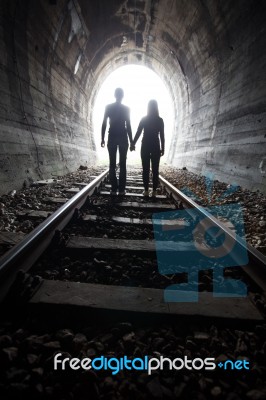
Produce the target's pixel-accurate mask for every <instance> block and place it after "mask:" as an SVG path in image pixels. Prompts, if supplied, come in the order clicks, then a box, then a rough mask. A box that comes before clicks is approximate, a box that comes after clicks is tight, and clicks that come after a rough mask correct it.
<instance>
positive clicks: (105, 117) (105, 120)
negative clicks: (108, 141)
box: [101, 107, 108, 147]
mask: <svg viewBox="0 0 266 400" xmlns="http://www.w3.org/2000/svg"><path fill="white" fill-rule="evenodd" d="M107 118H108V110H107V107H106V108H105V112H104V117H103V123H102V141H101V146H102V147H104V146H105V141H104V136H105V130H106V125H107Z"/></svg>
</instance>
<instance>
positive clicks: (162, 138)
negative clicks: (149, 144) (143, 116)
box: [160, 119, 164, 156]
mask: <svg viewBox="0 0 266 400" xmlns="http://www.w3.org/2000/svg"><path fill="white" fill-rule="evenodd" d="M160 140H161V156H163V155H164V122H163V119H162V123H161V129H160Z"/></svg>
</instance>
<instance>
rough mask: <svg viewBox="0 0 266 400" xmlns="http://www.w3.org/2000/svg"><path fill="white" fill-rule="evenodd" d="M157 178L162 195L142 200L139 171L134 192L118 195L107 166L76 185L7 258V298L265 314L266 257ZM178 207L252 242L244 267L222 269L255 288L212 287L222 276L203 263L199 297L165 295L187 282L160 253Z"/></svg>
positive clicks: (111, 309)
mask: <svg viewBox="0 0 266 400" xmlns="http://www.w3.org/2000/svg"><path fill="white" fill-rule="evenodd" d="M160 184H161V188H160V193H159V194H158V196H157V197H156V199H153V198H149V199H145V198H143V196H142V182H141V176H140V171H135V172H134V171H132V172H131V174H130V175H129V176H128V180H127V185H128V186H127V194H126V195H125V196H123V197H119V196H115V197H111V196H110V195H109V191H110V185H109V184H108V171H107V170H106V171H104V172H103V173H101V174H100V175H99V176H97V177H95V178H94V180H93V181H92V182H91V183H90V184H88V185H86V186H85V184H80V185H79V186H77V187H73V188H72V189H70V191H71V190H72V192H71V193H73V194H74V196H73V197H72V198H71V199H70V200H69V201H68V202H66V203H65V204H63V205H62V206H61V207H60V208H59V209H58V210H57V211H56V212H55V213H53V214H52V215H51V216H50V217H48V218H47V219H45V220H44V221H43V223H41V224H40V225H39V226H38V227H37V228H36V229H35V230H33V231H32V232H31V233H30V234H29V235H27V236H26V237H25V238H24V239H23V240H22V241H20V242H19V243H18V244H17V245H15V246H14V247H13V248H12V249H11V250H10V251H9V252H7V253H6V254H5V255H4V256H3V257H2V258H1V260H0V279H1V284H0V289H1V290H0V293H1V300H2V301H4V300H5V303H4V304H7V302H8V301H9V300H10V299H13V301H15V303H17V302H20V301H21V299H22V298H24V299H25V301H27V302H29V304H30V305H31V306H33V307H38V306H40V305H41V306H48V307H51V306H56V305H57V306H62V307H72V308H74V309H76V308H79V307H82V308H83V309H85V310H86V312H87V310H91V311H93V312H94V313H95V312H96V313H97V312H98V311H99V312H100V311H103V310H104V311H107V312H108V313H114V314H115V313H120V314H121V313H122V314H123V313H124V314H125V315H128V314H130V313H132V314H134V315H136V314H138V315H142V316H143V315H147V316H148V315H152V316H158V315H160V316H165V317H168V316H170V317H172V316H177V315H178V316H179V317H181V316H182V317H187V316H189V317H192V316H193V317H205V318H226V319H239V320H251V321H261V320H263V312H265V309H264V305H263V302H261V301H260V302H259V304H260V309H259V310H258V309H257V308H256V307H255V305H254V301H253V300H254V297H255V298H258V297H259V298H263V296H264V294H265V289H266V276H265V257H264V256H263V255H261V254H260V253H259V252H258V251H256V250H255V249H254V248H252V247H251V246H249V245H247V246H246V245H245V243H244V242H243V240H242V239H241V237H238V236H236V235H235V234H234V232H233V231H232V230H231V229H230V227H229V228H228V227H227V226H225V223H224V221H222V222H221V220H219V219H217V218H215V217H214V216H213V215H212V214H210V210H208V209H206V208H204V209H203V208H199V207H198V205H197V204H196V203H195V202H194V201H193V200H191V199H190V198H189V197H187V196H186V195H184V194H183V193H181V192H180V191H179V190H177V189H176V188H174V187H173V186H172V185H171V184H170V183H169V182H167V181H166V180H165V179H164V178H163V177H160ZM51 201H53V199H51ZM54 201H57V202H58V201H59V200H58V199H54ZM183 210H184V211H183ZM195 210H197V211H195ZM180 212H182V213H188V214H189V215H190V217H191V218H192V220H197V219H198V218H199V216H200V218H202V220H204V221H205V222H204V223H205V224H206V221H209V222H208V223H210V224H211V226H212V227H215V228H216V229H218V230H219V231H220V232H222V233H223V235H225V238H229V239H228V240H229V241H230V240H231V241H232V240H233V241H234V242H236V243H237V245H238V246H240V248H244V250H247V254H248V264H247V265H245V266H243V267H242V269H241V271H240V268H237V270H235V269H234V268H231V269H230V268H228V269H227V270H226V269H225V272H224V273H225V277H227V278H231V279H232V277H233V278H234V279H235V278H241V279H244V281H245V284H246V285H247V286H248V296H244V297H239V298H238V297H232V296H231V297H230V296H223V295H222V296H219V297H215V296H213V291H214V283H213V282H214V280H215V276H214V274H213V272H210V271H208V270H207V268H205V269H204V268H202V269H201V270H200V271H198V273H199V282H196V283H197V286H195V285H194V286H193V285H192V286H191V288H192V287H193V288H194V289H193V290H194V291H195V292H194V294H195V293H196V294H197V295H198V294H199V295H198V298H197V301H191V298H193V295H194V294H193V291H192V290H189V293H190V298H189V301H186V302H182V301H180V298H179V300H178V301H175V300H171V301H165V300H167V294H166V293H165V289H166V288H167V287H168V288H169V287H170V288H171V287H172V289H176V288H177V287H178V285H180V284H183V286H180V287H183V288H184V287H185V286H184V284H185V282H186V274H187V272H188V270H186V268H184V270H182V268H181V269H180V268H178V269H177V270H176V267H175V268H172V269H171V268H170V271H167V269H164V270H163V272H162V271H161V273H159V271H158V268H159V267H158V263H157V259H158V254H159V253H158V252H160V254H163V257H165V256H166V257H168V255H169V254H172V253H171V252H173V247H171V246H173V245H174V246H176V243H175V242H173V240H170V241H169V239H167V238H168V236H167V235H166V239H167V240H166V239H165V238H164V237H165V231H167V234H169V233H170V237H174V236H175V235H176V230H177V229H178V228H179V229H180V223H181V225H182V218H181V219H180V215H183V214H180ZM169 215H170V217H169V219H168V220H167V218H168V217H167V216H169ZM153 216H155V217H154V219H153ZM177 216H178V218H179V220H178V221H177ZM160 218H161V219H160ZM162 221H163V222H162ZM227 222H228V221H227ZM204 223H203V225H202V226H203V228H204ZM162 225H163V228H162ZM229 226H230V224H229ZM173 228H174V231H173ZM158 229H159V231H160V235H159V236H156V235H157V234H156V232H157V230H158ZM171 232H172V233H171ZM154 233H155V238H156V240H155V239H154ZM171 234H172V236H171ZM160 238H163V240H160ZM181 238H182V233H181ZM169 242H171V243H172V244H171V245H170V248H169ZM167 246H168V247H167ZM178 246H179V248H180V246H181V250H180V252H179V253H178V256H180V255H181V256H182V257H184V254H188V252H189V251H191V248H190V247H189V246H190V245H189V242H187V243H185V242H184V240H183V239H180V237H179V239H178ZM156 250H157V257H156ZM175 254H176V253H175ZM185 257H186V256H185ZM21 270H23V271H24V273H22V272H21ZM242 271H244V273H245V277H244V278H243V273H242ZM26 272H27V274H25V273H26ZM194 275H195V274H194ZM222 278H223V276H222ZM196 281H197V279H196ZM10 288H11V289H10ZM232 290H233V289H232ZM191 292H192V294H191ZM198 292H199V293H198ZM169 293H170V295H173V294H174V293H175V290H172V291H171V292H168V295H169ZM231 294H232V293H231ZM183 295H186V293H185V291H184V293H183ZM191 296H192V297H191ZM184 298H185V297H184Z"/></svg>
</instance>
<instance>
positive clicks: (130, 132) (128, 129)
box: [126, 108, 132, 144]
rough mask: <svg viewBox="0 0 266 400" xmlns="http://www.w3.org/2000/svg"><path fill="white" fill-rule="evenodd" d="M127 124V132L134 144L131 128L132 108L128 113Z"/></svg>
mask: <svg viewBox="0 0 266 400" xmlns="http://www.w3.org/2000/svg"><path fill="white" fill-rule="evenodd" d="M126 126H127V134H128V137H129V141H130V144H132V129H131V123H130V109H129V108H128V110H127V113H126Z"/></svg>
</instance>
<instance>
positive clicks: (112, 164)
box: [107, 143, 117, 192]
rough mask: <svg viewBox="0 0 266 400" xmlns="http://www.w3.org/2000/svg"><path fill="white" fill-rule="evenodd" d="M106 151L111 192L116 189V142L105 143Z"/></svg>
mask: <svg viewBox="0 0 266 400" xmlns="http://www.w3.org/2000/svg"><path fill="white" fill-rule="evenodd" d="M107 148H108V152H109V176H110V183H111V187H112V189H111V190H112V192H116V191H117V178H116V173H115V169H116V150H117V144H114V143H108V145H107Z"/></svg>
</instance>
